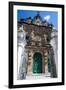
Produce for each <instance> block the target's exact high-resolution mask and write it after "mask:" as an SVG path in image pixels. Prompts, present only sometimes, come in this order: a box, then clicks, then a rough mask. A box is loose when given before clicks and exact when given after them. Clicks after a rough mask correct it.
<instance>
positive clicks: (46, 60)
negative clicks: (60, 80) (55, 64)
mask: <svg viewBox="0 0 66 90" xmlns="http://www.w3.org/2000/svg"><path fill="white" fill-rule="evenodd" d="M44 59H45V60H44V61H45V73H48V52H47V50H45V52H44Z"/></svg>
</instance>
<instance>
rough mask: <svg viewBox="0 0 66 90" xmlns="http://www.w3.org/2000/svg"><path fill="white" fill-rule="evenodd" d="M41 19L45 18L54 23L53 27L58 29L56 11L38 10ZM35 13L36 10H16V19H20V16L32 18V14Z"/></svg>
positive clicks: (34, 14)
mask: <svg viewBox="0 0 66 90" xmlns="http://www.w3.org/2000/svg"><path fill="white" fill-rule="evenodd" d="M39 14H40V16H41V17H42V20H43V21H44V20H47V21H48V22H49V23H52V24H53V25H54V28H55V29H56V30H58V13H57V12H53V11H39ZM36 15H37V11H31V10H18V11H17V20H18V21H20V19H21V18H24V19H26V18H28V17H31V18H32V19H33V18H34V16H36Z"/></svg>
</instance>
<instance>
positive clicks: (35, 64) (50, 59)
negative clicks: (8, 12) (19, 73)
mask: <svg viewBox="0 0 66 90" xmlns="http://www.w3.org/2000/svg"><path fill="white" fill-rule="evenodd" d="M29 19H31V18H29ZM36 19H38V21H39V20H41V18H40V16H39V15H38V14H37V16H36V17H35V20H36ZM29 21H31V20H29ZM33 22H34V21H33ZM45 24H46V22H45ZM22 26H23V30H24V33H25V40H26V45H25V47H24V49H25V50H26V53H27V68H26V72H25V73H26V74H27V75H35V74H46V75H48V73H50V77H57V75H56V66H55V62H54V56H53V54H54V53H53V52H52V51H53V48H52V46H51V45H50V40H51V33H52V28H51V27H50V26H49V25H48V24H46V26H44V23H43V25H42V24H41V23H40V22H39V24H36V23H35V24H34V23H31V22H28V21H27V22H24V21H20V22H18V30H19V31H18V33H19V32H20V31H21V30H20V27H22Z"/></svg>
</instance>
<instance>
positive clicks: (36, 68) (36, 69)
mask: <svg viewBox="0 0 66 90" xmlns="http://www.w3.org/2000/svg"><path fill="white" fill-rule="evenodd" d="M33 73H36V74H38V73H42V55H41V53H39V52H36V53H35V54H34V56H33Z"/></svg>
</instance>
